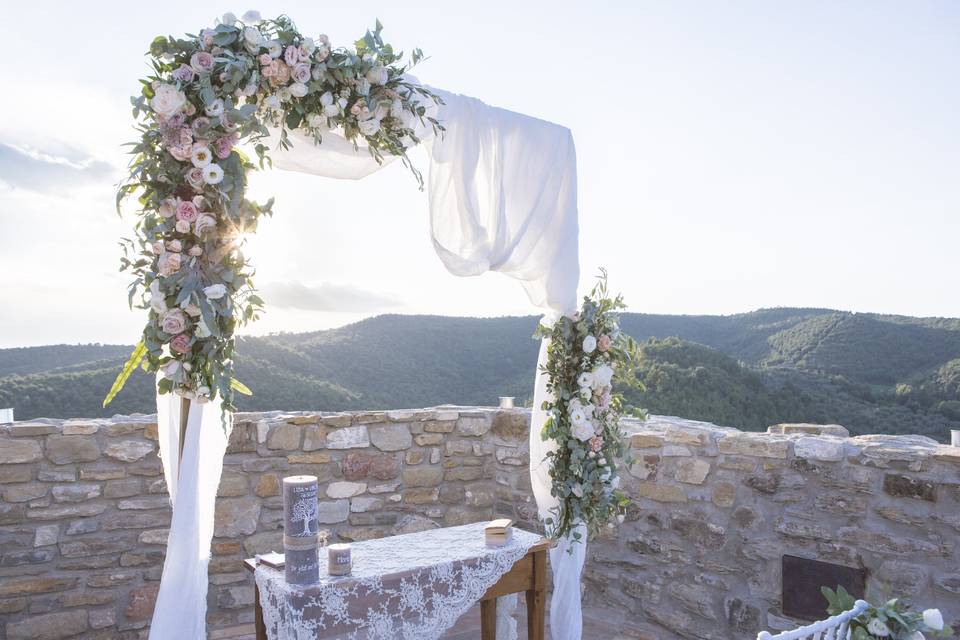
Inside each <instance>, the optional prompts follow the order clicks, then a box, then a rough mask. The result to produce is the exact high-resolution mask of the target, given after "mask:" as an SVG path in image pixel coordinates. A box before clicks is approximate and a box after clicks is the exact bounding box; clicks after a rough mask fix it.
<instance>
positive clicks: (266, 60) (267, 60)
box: [257, 53, 273, 66]
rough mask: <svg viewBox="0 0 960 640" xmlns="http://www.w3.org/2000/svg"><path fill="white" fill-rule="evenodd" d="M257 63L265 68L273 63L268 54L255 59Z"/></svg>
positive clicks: (262, 54)
mask: <svg viewBox="0 0 960 640" xmlns="http://www.w3.org/2000/svg"><path fill="white" fill-rule="evenodd" d="M257 61H259V62H260V64H261V65H263V66H266V65H268V64H270V63H271V62H273V58H271V57H270V54H269V53H261V54H260V57H258V58H257Z"/></svg>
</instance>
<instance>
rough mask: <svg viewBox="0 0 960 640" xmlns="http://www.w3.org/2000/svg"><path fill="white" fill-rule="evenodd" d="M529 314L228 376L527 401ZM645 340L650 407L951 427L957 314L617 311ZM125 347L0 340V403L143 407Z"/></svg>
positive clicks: (905, 427) (320, 350) (398, 403)
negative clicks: (117, 385) (126, 372)
mask: <svg viewBox="0 0 960 640" xmlns="http://www.w3.org/2000/svg"><path fill="white" fill-rule="evenodd" d="M536 322H537V319H536V317H534V316H528V317H503V318H458V317H444V316H402V315H382V316H376V317H372V318H368V319H366V320H363V321H361V322H357V323H355V324H351V325H347V326H344V327H339V328H336V329H331V330H326V331H315V332H309V333H284V334H277V335H270V336H263V337H246V338H242V339H240V340H239V341H238V348H237V352H238V358H237V366H236V372H237V376H238V378H239V379H240V380H242V381H243V382H244V383H245V384H247V386H249V387H250V388H251V389H252V390H253V392H254V396H253V397H251V398H246V397H244V398H241V399H240V402H239V404H240V407H241V409H245V410H268V409H285V410H346V409H384V408H400V407H418V406H432V405H436V404H443V403H456V404H487V405H489V404H492V403H495V402H496V399H497V396H502V395H513V396H516V397H517V398H518V400H519V401H526V402H529V400H530V395H531V394H532V388H533V374H534V366H535V361H536V356H537V350H538V348H539V347H538V344H537V342H536V341H535V340H533V339H532V338H531V335H532V333H533V330H534V328H535V327H536ZM621 324H622V327H623V330H624V331H625V332H626V333H629V334H630V335H632V336H633V337H634V338H636V339H637V340H639V341H642V342H643V345H642V353H643V361H642V364H641V367H640V370H639V372H638V376H639V377H640V378H641V379H642V381H643V382H644V384H645V385H646V390H645V391H643V392H632V393H633V396H632V397H631V400H633V401H634V402H636V403H638V404H640V405H642V406H644V407H646V408H647V409H649V410H650V411H652V412H654V413H661V414H671V415H680V416H683V417H686V418H693V419H700V420H709V421H711V422H716V423H718V424H725V425H729V426H735V427H739V428H744V429H763V428H765V427H766V426H768V425H770V424H774V423H777V422H819V423H838V424H843V425H844V426H846V427H847V428H849V429H850V430H851V432H854V433H921V434H926V435H930V436H931V437H934V438H937V439H939V440H945V439H946V438H947V436H948V433H949V429H950V428H960V320H956V319H950V318H911V317H906V316H889V315H879V314H867V313H850V312H841V311H834V310H830V309H796V308H778V309H761V310H758V311H753V312H750V313H743V314H736V315H730V316H680V315H653V314H634V313H627V314H623V317H622V323H621ZM129 350H130V347H127V346H123V345H96V344H92V345H51V346H43V347H27V348H18V349H0V406H3V407H8V406H13V407H14V408H15V409H16V415H17V417H18V419H29V418H35V417H40V416H46V417H98V416H105V415H112V414H115V413H134V412H146V413H150V412H153V411H154V402H153V379H152V377H151V376H148V375H146V374H144V373H142V372H137V373H136V374H134V375H133V376H132V377H131V379H130V381H129V382H128V383H127V388H125V389H124V391H123V392H121V394H120V395H119V396H118V397H117V398H116V399H115V400H114V402H113V404H111V405H110V407H108V408H107V409H106V410H104V409H102V408H101V407H100V403H101V401H102V398H103V396H104V394H105V392H106V390H107V389H108V388H109V387H110V384H111V383H112V381H113V378H114V377H115V375H116V372H117V370H118V367H119V366H120V365H121V363H122V362H123V361H124V359H125V358H126V356H127V355H128V353H129Z"/></svg>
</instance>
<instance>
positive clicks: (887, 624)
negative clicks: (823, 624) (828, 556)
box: [820, 585, 953, 640]
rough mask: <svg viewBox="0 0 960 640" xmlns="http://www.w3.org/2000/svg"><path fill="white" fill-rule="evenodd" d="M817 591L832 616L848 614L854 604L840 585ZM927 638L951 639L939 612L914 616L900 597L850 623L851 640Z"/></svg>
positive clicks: (874, 608) (950, 631) (932, 611)
mask: <svg viewBox="0 0 960 640" xmlns="http://www.w3.org/2000/svg"><path fill="white" fill-rule="evenodd" d="M820 591H821V593H823V596H824V597H825V598H826V599H827V602H828V603H829V606H828V607H827V613H829V614H830V615H832V616H835V615H837V614H840V613H843V612H844V611H849V610H850V609H852V608H853V605H854V603H855V602H856V600H855V599H854V597H853V596H851V595H850V593H849V592H847V590H846V589H844V588H843V586H841V585H838V586H837V590H836V591H834V590H833V589H831V588H830V587H821V588H820ZM928 635H929V636H940V637H945V636H952V635H953V629H951V628H950V627H949V626H948V625H946V624H944V622H943V615H942V614H941V613H940V610H939V609H926V610H924V611H923V612H922V613H917V612H915V611H911V610H910V606H909V605H908V604H906V603H905V602H904V601H903V600H901V599H900V598H893V599H892V600H887V601H886V602H884V603H883V604H882V605H879V606H877V605H872V604H871V605H870V607H869V608H867V609H866V610H865V611H864V612H863V613H861V614H860V615H859V616H857V617H856V618H854V619H853V620H852V621H851V622H850V639H851V640H924V638H926V636H928Z"/></svg>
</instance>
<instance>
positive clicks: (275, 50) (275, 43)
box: [267, 40, 283, 58]
mask: <svg viewBox="0 0 960 640" xmlns="http://www.w3.org/2000/svg"><path fill="white" fill-rule="evenodd" d="M267 53H269V54H270V57H271V58H279V57H280V56H282V55H283V45H282V44H280V41H279V40H271V41H270V42H268V43H267Z"/></svg>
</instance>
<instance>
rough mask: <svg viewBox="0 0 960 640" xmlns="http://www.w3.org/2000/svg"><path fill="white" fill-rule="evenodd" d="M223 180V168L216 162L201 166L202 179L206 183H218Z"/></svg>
mask: <svg viewBox="0 0 960 640" xmlns="http://www.w3.org/2000/svg"><path fill="white" fill-rule="evenodd" d="M222 180H223V169H221V168H220V165H218V164H208V165H207V166H205V167H204V168H203V181H204V182H206V183H207V184H220V182H221V181H222Z"/></svg>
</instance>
